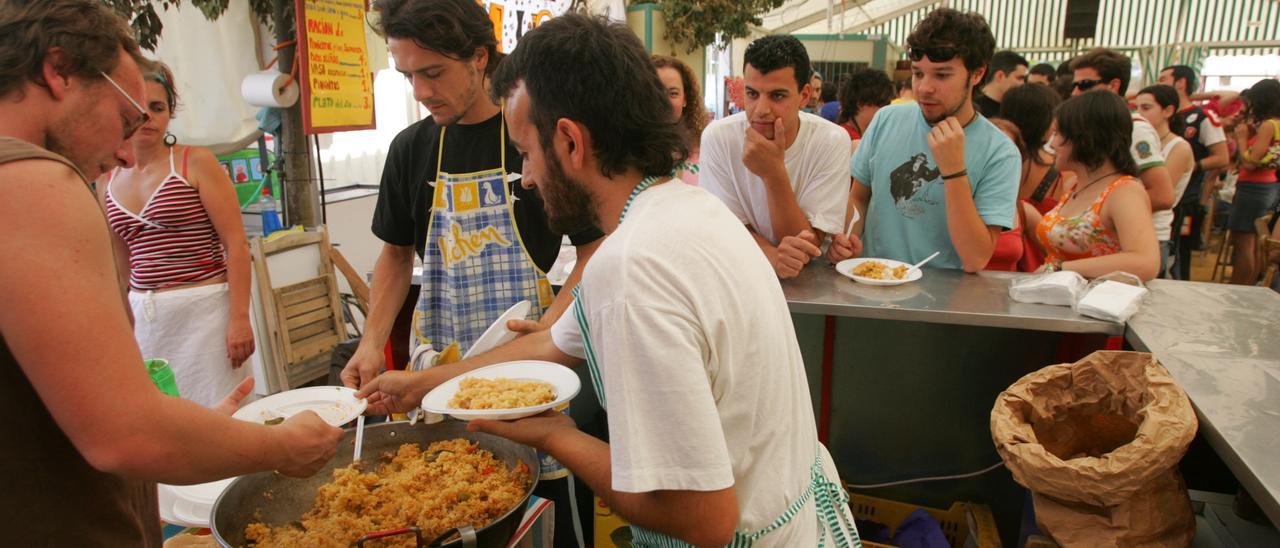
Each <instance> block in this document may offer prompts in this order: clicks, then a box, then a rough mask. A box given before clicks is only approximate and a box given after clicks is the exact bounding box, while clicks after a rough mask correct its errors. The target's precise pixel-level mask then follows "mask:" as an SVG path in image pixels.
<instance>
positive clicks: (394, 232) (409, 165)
mask: <svg viewBox="0 0 1280 548" xmlns="http://www.w3.org/2000/svg"><path fill="white" fill-rule="evenodd" d="M501 130H502V114H500V113H499V114H497V115H494V116H493V117H492V118H489V119H488V120H485V121H483V122H480V123H478V124H471V125H462V124H454V125H451V126H449V127H448V131H447V132H446V133H445V140H444V160H443V161H442V162H440V169H441V170H443V171H444V172H446V173H454V174H462V173H471V172H476V171H484V170H489V169H496V168H498V167H499V166H501V165H502V161H503V159H502V156H501V151H500V149H499V148H498V139H499V138H500V135H501V134H500V132H501ZM439 140H440V126H437V125H436V124H435V120H434V119H432V118H427V119H425V120H422V121H419V122H417V123H414V124H413V125H411V126H409V127H407V128H405V129H404V131H401V132H400V134H399V135H396V138H395V139H394V140H392V141H391V149H390V150H389V151H388V152H387V163H386V166H385V167H384V168H383V170H382V184H381V188H380V189H379V190H378V205H377V207H376V208H375V209H374V212H373V233H374V235H376V236H377V237H378V238H381V239H382V241H384V242H387V243H389V244H392V245H410V244H412V245H413V247H414V249H415V250H417V252H418V256H419V257H422V255H423V250H424V249H425V248H426V239H427V221H428V219H430V217H431V194H432V189H433V187H432V186H431V184H430V183H434V182H435V180H436V155H437V153H438V152H439V150H440V148H439ZM506 147H507V157H506V170H507V174H508V175H507V178H508V180H509V182H508V183H507V184H508V185H511V191H512V194H513V195H514V196H515V197H516V200H515V202H514V204H513V205H512V209H513V213H514V215H515V219H516V227H517V229H518V230H519V231H520V239H521V240H523V241H524V245H525V247H526V248H528V250H529V256H530V257H533V261H534V263H535V264H537V265H538V268H541V269H542V270H543V271H544V272H545V271H547V270H549V269H550V268H551V265H553V264H555V261H556V255H557V254H558V253H559V252H560V240H561V235H560V234H557V233H556V232H554V231H552V230H551V228H550V227H548V226H547V214H546V212H545V211H544V210H543V208H542V197H541V196H539V195H538V191H537V190H536V189H525V188H524V187H523V186H521V185H520V181H519V180H518V179H519V175H520V174H521V167H522V165H523V163H522V162H521V160H520V153H519V152H518V151H517V150H516V147H515V145H514V144H512V143H511V141H510V139H508V140H507V142H506ZM513 174H514V175H515V176H516V177H514V179H516V180H512V179H513V177H512V175H513ZM601 236H603V233H601V232H600V231H599V230H597V229H594V228H593V229H589V230H585V231H582V232H579V233H576V234H570V235H569V240H570V241H571V242H573V245H582V244H587V243H591V242H593V241H595V240H597V239H599V238H600V237H601Z"/></svg>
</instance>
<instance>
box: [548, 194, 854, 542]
mask: <svg viewBox="0 0 1280 548" xmlns="http://www.w3.org/2000/svg"><path fill="white" fill-rule="evenodd" d="M657 182H658V178H657V177H646V178H645V179H644V180H642V181H640V184H638V185H636V188H635V190H633V191H631V196H629V197H627V203H626V204H625V205H624V206H623V207H622V215H621V216H620V217H619V218H618V224H619V225H621V224H622V221H623V220H624V219H626V217H627V211H628V210H630V209H631V203H632V202H634V201H635V199H636V196H639V195H640V193H641V192H644V191H645V189H648V188H649V187H651V186H653V185H654V184H655V183H657ZM582 286H583V284H582V283H581V282H579V283H578V285H576V286H574V288H573V315H574V319H576V320H577V322H578V329H579V330H580V331H582V347H583V350H584V353H585V354H586V360H587V371H588V372H590V373H591V385H592V386H593V387H594V388H595V391H596V397H597V398H598V399H599V400H600V407H601V408H602V409H605V410H606V411H607V410H608V406H607V405H606V404H605V394H604V382H603V380H602V378H601V376H600V362H599V360H597V359H596V353H595V348H594V347H593V345H592V344H591V326H590V325H588V323H587V314H586V309H585V308H584V307H583V305H582ZM809 499H814V501H815V504H816V505H817V517H818V522H817V527H818V546H819V547H820V548H821V547H824V546H825V545H826V539H827V536H828V535H827V531H830V536H831V539H832V540H833V541H834V546H835V547H836V548H857V547H860V546H862V540H861V539H859V538H858V530H857V528H856V527H855V526H854V523H853V518H852V517H851V516H850V515H849V511H848V508H849V494H848V493H846V492H845V491H844V488H843V487H841V486H840V485H839V484H836V483H833V482H832V481H831V480H828V479H827V476H826V473H825V472H824V470H823V466H822V448H821V447H820V446H815V447H814V462H813V466H811V467H810V468H809V487H808V488H806V489H805V490H804V492H803V493H801V494H800V496H799V497H798V498H796V500H795V501H794V502H792V503H791V505H790V506H788V507H787V509H786V511H784V512H783V513H782V515H780V516H778V517H777V519H774V520H773V522H772V523H770V524H769V525H767V526H765V527H764V528H762V529H759V530H757V531H750V532H744V531H737V532H735V533H734V535H733V541H732V542H730V543H729V545H728V546H729V547H730V548H748V547H750V546H751V545H753V544H755V542H756V541H758V540H760V539H761V538H764V536H765V535H768V534H769V533H772V532H774V531H776V530H778V529H779V528H781V527H782V526H784V525H786V524H788V523H790V522H791V518H794V517H795V516H796V515H797V514H799V513H800V510H801V509H803V508H804V505H805V504H808V503H809ZM631 535H632V546H637V547H655V548H686V547H688V548H692V547H691V546H690V545H689V544H688V543H686V542H684V541H682V540H679V539H674V538H671V537H669V536H667V535H664V534H662V533H656V532H654V531H649V530H647V529H644V528H642V527H638V526H635V525H632V526H631Z"/></svg>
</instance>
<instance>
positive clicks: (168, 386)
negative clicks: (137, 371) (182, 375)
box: [142, 358, 178, 397]
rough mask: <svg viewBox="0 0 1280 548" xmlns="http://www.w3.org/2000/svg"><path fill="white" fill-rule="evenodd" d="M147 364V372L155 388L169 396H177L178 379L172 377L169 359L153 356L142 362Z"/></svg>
mask: <svg viewBox="0 0 1280 548" xmlns="http://www.w3.org/2000/svg"><path fill="white" fill-rule="evenodd" d="M142 363H143V364H144V365H146V366H147V374H149V375H151V382H153V383H155V385H156V388H159V389H160V391H161V392H164V393H165V394H168V395H170V396H175V397H177V396H178V381H177V379H175V378H174V377H173V369H170V368H169V360H166V359H161V358H154V359H150V360H146V361H144V362H142Z"/></svg>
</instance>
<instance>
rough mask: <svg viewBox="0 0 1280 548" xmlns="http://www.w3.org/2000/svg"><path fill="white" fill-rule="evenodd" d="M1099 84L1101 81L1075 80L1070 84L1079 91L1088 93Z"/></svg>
mask: <svg viewBox="0 0 1280 548" xmlns="http://www.w3.org/2000/svg"><path fill="white" fill-rule="evenodd" d="M1101 83H1102V80H1076V81H1074V82H1072V83H1071V85H1072V86H1075V88H1076V89H1078V90H1080V91H1088V90H1091V89H1093V88H1095V87H1097V86H1098V84H1101Z"/></svg>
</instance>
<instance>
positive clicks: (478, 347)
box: [462, 301, 533, 360]
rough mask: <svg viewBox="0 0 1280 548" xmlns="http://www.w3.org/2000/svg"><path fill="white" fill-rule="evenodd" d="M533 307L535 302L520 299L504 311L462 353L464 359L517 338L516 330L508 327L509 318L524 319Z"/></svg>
mask: <svg viewBox="0 0 1280 548" xmlns="http://www.w3.org/2000/svg"><path fill="white" fill-rule="evenodd" d="M531 308H533V303H531V302H529V301H520V302H518V303H516V304H513V305H511V308H508V309H507V311H506V312H503V313H502V315H501V316H498V319H497V320H496V321H494V322H493V324H491V325H489V328H488V329H486V330H484V333H481V334H480V338H478V339H476V342H475V344H472V345H471V348H468V349H467V353H466V354H463V355H462V359H464V360H465V359H467V358H470V357H471V356H475V355H476V354H481V353H484V352H488V351H490V350H493V349H494V348H497V347H499V346H502V345H504V344H506V343H509V342H511V341H512V340H513V339H515V338H516V332H515V331H512V330H510V329H507V321H508V320H523V319H525V318H526V317H528V316H529V309H531Z"/></svg>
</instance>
